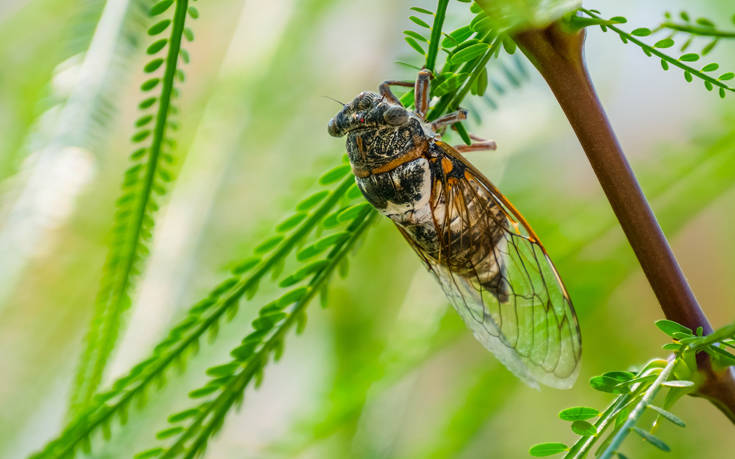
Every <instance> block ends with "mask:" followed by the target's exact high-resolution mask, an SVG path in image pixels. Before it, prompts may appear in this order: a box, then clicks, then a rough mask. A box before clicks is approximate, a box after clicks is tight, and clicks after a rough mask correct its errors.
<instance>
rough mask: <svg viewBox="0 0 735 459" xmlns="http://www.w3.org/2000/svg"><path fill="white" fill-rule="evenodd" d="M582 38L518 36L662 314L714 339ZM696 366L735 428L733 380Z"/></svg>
mask: <svg viewBox="0 0 735 459" xmlns="http://www.w3.org/2000/svg"><path fill="white" fill-rule="evenodd" d="M584 37H585V32H584V30H581V31H579V32H570V31H568V30H566V29H565V28H564V27H563V25H562V24H561V23H559V22H556V23H553V24H552V25H550V26H548V27H547V28H544V29H531V30H526V31H522V32H519V33H517V34H515V35H514V39H515V41H516V43H517V44H518V45H519V47H520V48H521V50H522V51H523V53H524V54H525V55H526V56H527V57H528V58H529V60H530V61H531V62H532V63H533V65H534V66H535V67H536V68H537V69H538V71H539V72H540V73H541V75H542V76H543V77H544V79H545V80H546V82H547V83H548V85H549V87H550V88H551V90H552V92H553V93H554V95H555V96H556V99H557V101H558V102H559V105H560V106H561V108H562V109H563V110H564V113H565V114H566V116H567V118H568V120H569V123H570V124H571V125H572V128H573V129H574V132H575V133H576V135H577V138H578V139H579V141H580V143H581V145H582V148H583V149H584V151H585V153H586V154H587V158H588V159H589V162H590V165H591V166H592V169H593V170H594V172H595V174H596V175H597V178H598V180H599V182H600V185H601V186H602V189H603V191H604V192H605V194H606V196H607V198H608V201H609V202H610V205H611V207H612V209H613V211H614V212H615V215H616V217H617V218H618V221H619V222H620V225H621V227H622V229H623V232H624V233H625V235H626V237H627V238H628V241H629V242H630V245H631V247H632V248H633V251H634V252H635V254H636V256H637V258H638V261H639V263H640V264H641V267H642V268H643V272H644V273H645V275H646V277H647V279H648V282H649V283H650V285H651V288H652V289H653V291H654V293H655V294H656V297H657V298H658V301H659V304H660V305H661V308H662V310H663V311H664V314H665V315H666V317H667V318H668V319H670V320H674V321H676V322H679V323H681V324H682V325H685V326H687V327H689V328H691V329H696V328H697V327H702V328H703V330H704V333H705V334H710V333H712V327H711V326H710V324H709V321H708V320H707V318H706V316H705V314H704V312H703V311H702V309H701V308H700V306H699V304H698V303H697V300H696V299H695V297H694V294H693V293H692V291H691V289H690V288H689V284H688V283H687V281H686V278H685V277H684V274H683V273H682V272H681V269H680V268H679V264H678V263H677V261H676V258H675V257H674V254H673V252H672V251H671V248H670V247H669V244H668V241H667V240H666V237H665V236H664V234H663V231H662V230H661V227H660V226H659V224H658V222H657V221H656V217H655V216H654V214H653V211H652V210H651V208H650V206H649V205H648V201H647V200H646V198H645V196H644V195H643V192H642V191H641V188H640V186H639V185H638V181H637V180H636V178H635V176H634V174H633V171H632V169H631V168H630V165H629V164H628V161H627V159H626V158H625V155H624V153H623V151H622V149H621V148H620V145H619V143H618V141H617V139H616V137H615V134H614V132H613V130H612V128H611V127H610V124H609V123H608V120H607V117H606V116H605V112H604V110H603V108H602V106H601V104H600V101H599V100H598V98H597V95H596V93H595V90H594V88H593V86H592V83H591V81H590V79H589V76H588V74H587V69H586V68H585V65H584V59H583V44H584ZM697 361H698V365H699V369H700V370H701V371H702V373H703V374H704V375H705V377H706V379H707V380H710V381H714V380H718V381H719V383H718V384H717V385H716V389H715V388H713V389H715V390H714V392H713V391H708V394H709V396H711V397H714V398H715V399H717V400H718V403H716V404H717V405H718V407H719V408H720V409H721V410H723V412H724V413H725V414H726V415H727V416H728V417H729V418H730V419H731V420H733V421H734V422H735V379H734V378H733V376H732V374H731V373H730V372H723V373H720V374H719V375H715V373H714V372H713V371H712V368H711V362H710V360H709V358H708V356H707V355H706V354H704V353H702V354H700V355H699V356H698V359H697ZM705 385H706V382H705V384H704V385H703V386H705Z"/></svg>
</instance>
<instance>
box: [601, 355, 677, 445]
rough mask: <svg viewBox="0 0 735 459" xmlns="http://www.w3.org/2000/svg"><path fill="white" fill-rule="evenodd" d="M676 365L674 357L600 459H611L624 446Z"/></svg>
mask: <svg viewBox="0 0 735 459" xmlns="http://www.w3.org/2000/svg"><path fill="white" fill-rule="evenodd" d="M676 363H677V359H676V357H672V358H671V360H669V363H668V364H667V365H666V367H664V369H663V370H662V371H661V374H659V375H658V378H656V380H655V381H654V382H653V383H652V384H651V385H650V386H649V387H648V389H647V390H646V393H645V394H644V395H643V398H641V400H640V401H639V402H638V403H637V404H636V406H635V408H633V411H632V412H631V413H630V415H629V416H628V419H626V421H625V423H624V424H623V425H622V427H621V428H620V429H619V430H618V432H617V433H616V434H615V436H614V437H613V438H612V440H611V441H610V444H609V445H608V446H607V448H605V451H603V452H602V455H601V456H600V459H610V458H611V457H612V455H613V454H615V452H616V451H617V450H618V448H619V447H620V445H622V444H623V440H625V437H627V436H628V433H629V432H630V430H631V428H632V427H633V426H634V425H635V423H636V422H638V419H640V417H641V416H642V415H643V413H644V412H645V410H646V407H647V406H648V405H649V404H650V403H651V402H652V401H653V398H654V397H655V396H656V394H657V393H658V391H659V389H661V385H662V384H663V383H664V382H666V380H667V379H669V376H670V375H671V373H672V372H673V371H674V367H675V366H676Z"/></svg>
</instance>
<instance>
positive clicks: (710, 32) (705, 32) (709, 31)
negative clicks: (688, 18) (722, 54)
mask: <svg viewBox="0 0 735 459" xmlns="http://www.w3.org/2000/svg"><path fill="white" fill-rule="evenodd" d="M660 27H662V28H665V29H670V30H676V31H677V32H686V33H689V34H692V35H699V36H702V37H717V38H735V32H730V31H726V30H718V29H715V28H713V27H702V26H694V25H688V24H678V23H676V22H669V21H667V22H663V23H661V25H660Z"/></svg>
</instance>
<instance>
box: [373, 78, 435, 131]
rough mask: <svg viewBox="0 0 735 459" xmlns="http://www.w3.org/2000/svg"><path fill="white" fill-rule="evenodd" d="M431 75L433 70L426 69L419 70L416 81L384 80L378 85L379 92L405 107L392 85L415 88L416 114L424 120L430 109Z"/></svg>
mask: <svg viewBox="0 0 735 459" xmlns="http://www.w3.org/2000/svg"><path fill="white" fill-rule="evenodd" d="M431 77H432V75H431V72H430V71H429V70H426V69H424V70H421V71H419V75H418V77H417V78H416V82H415V83H411V82H409V81H399V80H387V81H384V82H382V83H381V84H380V86H378V92H380V95H381V96H383V97H385V98H386V99H388V101H389V102H390V103H392V104H396V105H399V106H401V107H403V104H402V103H401V101H400V100H399V99H398V97H396V95H395V94H393V91H391V90H390V87H391V86H403V87H406V88H413V93H414V107H415V110H416V114H417V115H418V116H419V117H420V118H421V119H422V120H424V119H426V112H427V111H429V91H430V86H429V84H430V83H429V81H430V80H431Z"/></svg>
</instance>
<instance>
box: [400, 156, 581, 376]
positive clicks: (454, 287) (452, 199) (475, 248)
mask: <svg viewBox="0 0 735 459" xmlns="http://www.w3.org/2000/svg"><path fill="white" fill-rule="evenodd" d="M437 145H438V146H439V147H440V148H441V149H442V150H443V151H444V153H445V154H446V155H447V156H448V159H450V160H454V161H453V163H454V164H455V165H456V167H445V168H442V172H441V173H440V174H439V177H437V179H436V182H435V183H434V186H433V195H432V198H431V206H432V212H433V215H434V225H435V229H436V233H437V238H438V241H439V247H438V252H437V253H429V252H428V251H426V250H424V249H422V248H421V247H420V246H419V245H418V244H416V243H415V242H414V241H413V240H412V237H411V235H410V234H409V233H408V232H407V231H405V230H404V229H401V232H402V233H403V235H404V236H405V237H406V239H407V240H408V241H409V242H410V243H411V245H412V246H413V247H414V249H415V250H416V252H417V253H418V254H419V256H420V257H421V258H422V259H423V260H424V262H425V263H426V265H427V266H428V268H429V270H430V271H431V272H432V273H433V274H434V275H435V276H436V278H437V280H438V281H439V283H440V284H441V287H442V289H443V290H444V292H445V294H446V295H447V297H448V298H449V300H450V301H451V303H452V305H453V306H454V308H455V309H456V310H457V312H458V313H459V315H460V316H461V317H462V319H464V321H465V322H466V324H467V326H468V327H469V328H470V329H471V330H472V332H473V334H474V336H475V338H476V339H477V340H478V341H479V342H480V343H482V345H483V346H485V347H486V348H487V349H488V350H490V351H491V352H493V353H494V354H495V355H496V356H497V358H498V359H499V360H500V361H501V362H502V363H503V364H504V365H505V366H506V367H508V368H509V369H510V370H511V371H512V372H513V373H515V374H516V375H517V376H518V377H519V378H521V379H522V380H523V381H525V382H526V383H528V384H529V385H531V386H534V387H537V386H538V384H537V383H542V384H544V385H547V386H551V387H557V388H568V387H571V386H572V384H573V383H574V381H575V380H576V377H577V374H578V371H579V360H580V357H581V349H582V346H581V337H580V332H579V326H578V323H577V318H576V315H575V313H574V308H573V307H572V302H571V300H570V298H569V295H568V293H567V291H566V288H565V287H564V284H563V283H562V281H561V278H560V277H559V275H558V273H557V271H556V268H555V267H554V265H553V263H552V262H551V260H550V259H549V257H548V255H547V253H546V250H545V249H544V247H543V246H542V245H541V243H540V242H539V240H538V237H537V236H536V234H535V233H534V232H533V230H532V229H531V228H530V226H529V225H528V223H527V222H526V221H525V219H524V218H523V217H522V216H521V215H520V213H518V211H517V210H516V209H515V208H514V207H513V206H512V205H511V204H510V202H508V200H507V199H506V198H505V197H504V196H503V195H502V194H500V192H499V191H498V190H497V189H496V188H495V187H494V186H493V185H492V184H491V183H490V181H489V180H488V179H487V178H485V177H484V176H483V175H482V174H481V173H480V172H479V171H477V170H476V169H475V168H474V167H473V166H472V165H471V164H470V163H469V162H467V161H466V160H465V159H464V158H463V157H462V155H461V154H460V153H459V152H457V151H456V150H454V149H453V148H452V147H450V146H449V145H446V144H444V143H441V142H437ZM458 174H459V175H458Z"/></svg>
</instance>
